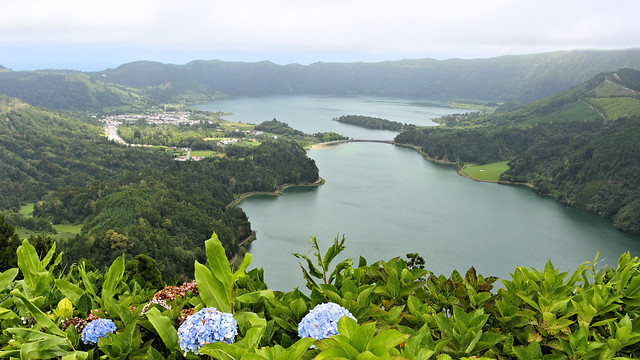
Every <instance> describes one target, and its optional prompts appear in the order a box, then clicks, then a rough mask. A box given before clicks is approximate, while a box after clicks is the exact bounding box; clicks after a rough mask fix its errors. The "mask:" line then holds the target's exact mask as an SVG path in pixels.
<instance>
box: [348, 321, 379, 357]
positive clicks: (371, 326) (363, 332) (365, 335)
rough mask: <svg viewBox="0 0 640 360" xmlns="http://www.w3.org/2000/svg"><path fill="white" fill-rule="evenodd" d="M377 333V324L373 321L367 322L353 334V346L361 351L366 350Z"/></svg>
mask: <svg viewBox="0 0 640 360" xmlns="http://www.w3.org/2000/svg"><path fill="white" fill-rule="evenodd" d="M375 333H376V324H375V323H373V322H370V323H366V324H364V325H362V326H360V327H358V329H356V331H355V332H354V333H353V336H352V337H351V345H353V347H354V348H356V350H358V351H359V352H364V351H365V350H367V345H369V342H370V341H371V339H373V336H374V335H375Z"/></svg>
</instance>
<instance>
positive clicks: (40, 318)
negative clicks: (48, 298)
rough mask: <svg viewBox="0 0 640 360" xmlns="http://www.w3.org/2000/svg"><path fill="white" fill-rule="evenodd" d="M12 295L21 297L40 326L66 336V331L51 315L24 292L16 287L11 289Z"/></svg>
mask: <svg viewBox="0 0 640 360" xmlns="http://www.w3.org/2000/svg"><path fill="white" fill-rule="evenodd" d="M11 295H13V296H15V297H16V298H17V299H20V300H21V301H22V302H23V303H24V305H25V306H26V308H27V310H29V312H30V313H31V315H32V316H33V317H34V318H35V319H36V321H37V322H38V324H39V325H40V326H42V327H44V328H45V329H47V330H49V331H50V332H51V333H52V334H56V335H60V336H64V332H63V331H62V330H60V328H59V327H58V326H57V325H56V324H55V323H54V322H53V320H51V318H50V317H49V316H47V315H46V314H45V313H43V312H42V311H41V310H40V309H39V308H38V307H37V306H35V305H34V304H33V303H32V302H31V301H30V300H29V299H27V298H26V297H25V296H24V294H23V293H21V292H20V291H19V290H17V289H14V290H13V291H11Z"/></svg>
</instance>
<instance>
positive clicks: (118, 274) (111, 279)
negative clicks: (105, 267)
mask: <svg viewBox="0 0 640 360" xmlns="http://www.w3.org/2000/svg"><path fill="white" fill-rule="evenodd" d="M124 265H125V264H124V254H123V255H122V256H120V257H119V258H117V259H116V260H115V261H114V262H113V264H111V267H109V271H108V272H107V274H106V276H105V279H104V284H103V285H102V300H103V301H104V300H105V299H112V298H113V297H114V295H115V294H116V290H117V288H118V285H120V281H121V280H122V276H123V275H124Z"/></svg>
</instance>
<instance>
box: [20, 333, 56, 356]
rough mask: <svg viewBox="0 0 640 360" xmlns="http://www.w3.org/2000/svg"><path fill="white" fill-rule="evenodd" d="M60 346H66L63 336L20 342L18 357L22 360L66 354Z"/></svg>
mask: <svg viewBox="0 0 640 360" xmlns="http://www.w3.org/2000/svg"><path fill="white" fill-rule="evenodd" d="M61 346H66V342H65V340H64V338H56V339H46V340H40V341H36V342H29V343H26V344H22V346H21V347H20V358H21V359H23V360H41V359H51V358H54V357H58V356H64V355H66V354H67V351H66V350H63V349H62V348H61Z"/></svg>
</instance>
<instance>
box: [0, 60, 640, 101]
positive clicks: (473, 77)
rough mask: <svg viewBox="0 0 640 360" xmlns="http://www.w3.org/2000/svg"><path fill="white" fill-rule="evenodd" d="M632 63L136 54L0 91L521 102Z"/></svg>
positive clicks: (29, 97)
mask: <svg viewBox="0 0 640 360" xmlns="http://www.w3.org/2000/svg"><path fill="white" fill-rule="evenodd" d="M620 68H632V69H640V49H628V50H607V51H601V50H580V51H558V52H550V53H542V54H532V55H514V56H500V57H495V58H488V59H471V60H463V59H449V60H434V59H418V60H399V61H384V62H376V63H361V62H360V63H323V62H318V63H314V64H311V65H299V64H289V65H277V64H274V63H272V62H269V61H261V62H253V63H245V62H227V61H220V60H208V61H205V60H196V61H192V62H189V63H187V64H185V65H173V64H163V63H160V62H153V61H136V62H132V63H127V64H123V65H120V66H118V67H117V68H115V69H107V70H104V71H97V72H86V73H82V72H78V71H70V70H42V71H0V94H6V95H9V96H13V97H18V98H20V99H23V100H24V101H26V102H28V103H30V104H33V105H37V106H45V107H50V108H53V109H66V110H80V111H95V112H122V111H139V110H140V109H143V108H145V107H147V106H149V105H153V104H160V103H194V102H203V101H211V100H213V99H215V98H218V97H221V96H225V95H230V96H264V95H293V94H306V95H334V96H359V95H364V96H392V97H393V96H395V97H416V98H419V97H440V98H452V99H475V100H499V101H508V102H514V103H516V104H522V103H529V102H531V101H535V100H539V99H542V98H545V97H547V96H550V95H553V94H556V93H558V92H560V91H563V90H566V89H569V88H571V87H573V86H576V85H579V84H581V83H583V82H585V81H587V80H589V79H590V78H592V77H593V76H595V75H596V74H599V73H602V72H609V71H615V70H618V69H620Z"/></svg>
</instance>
